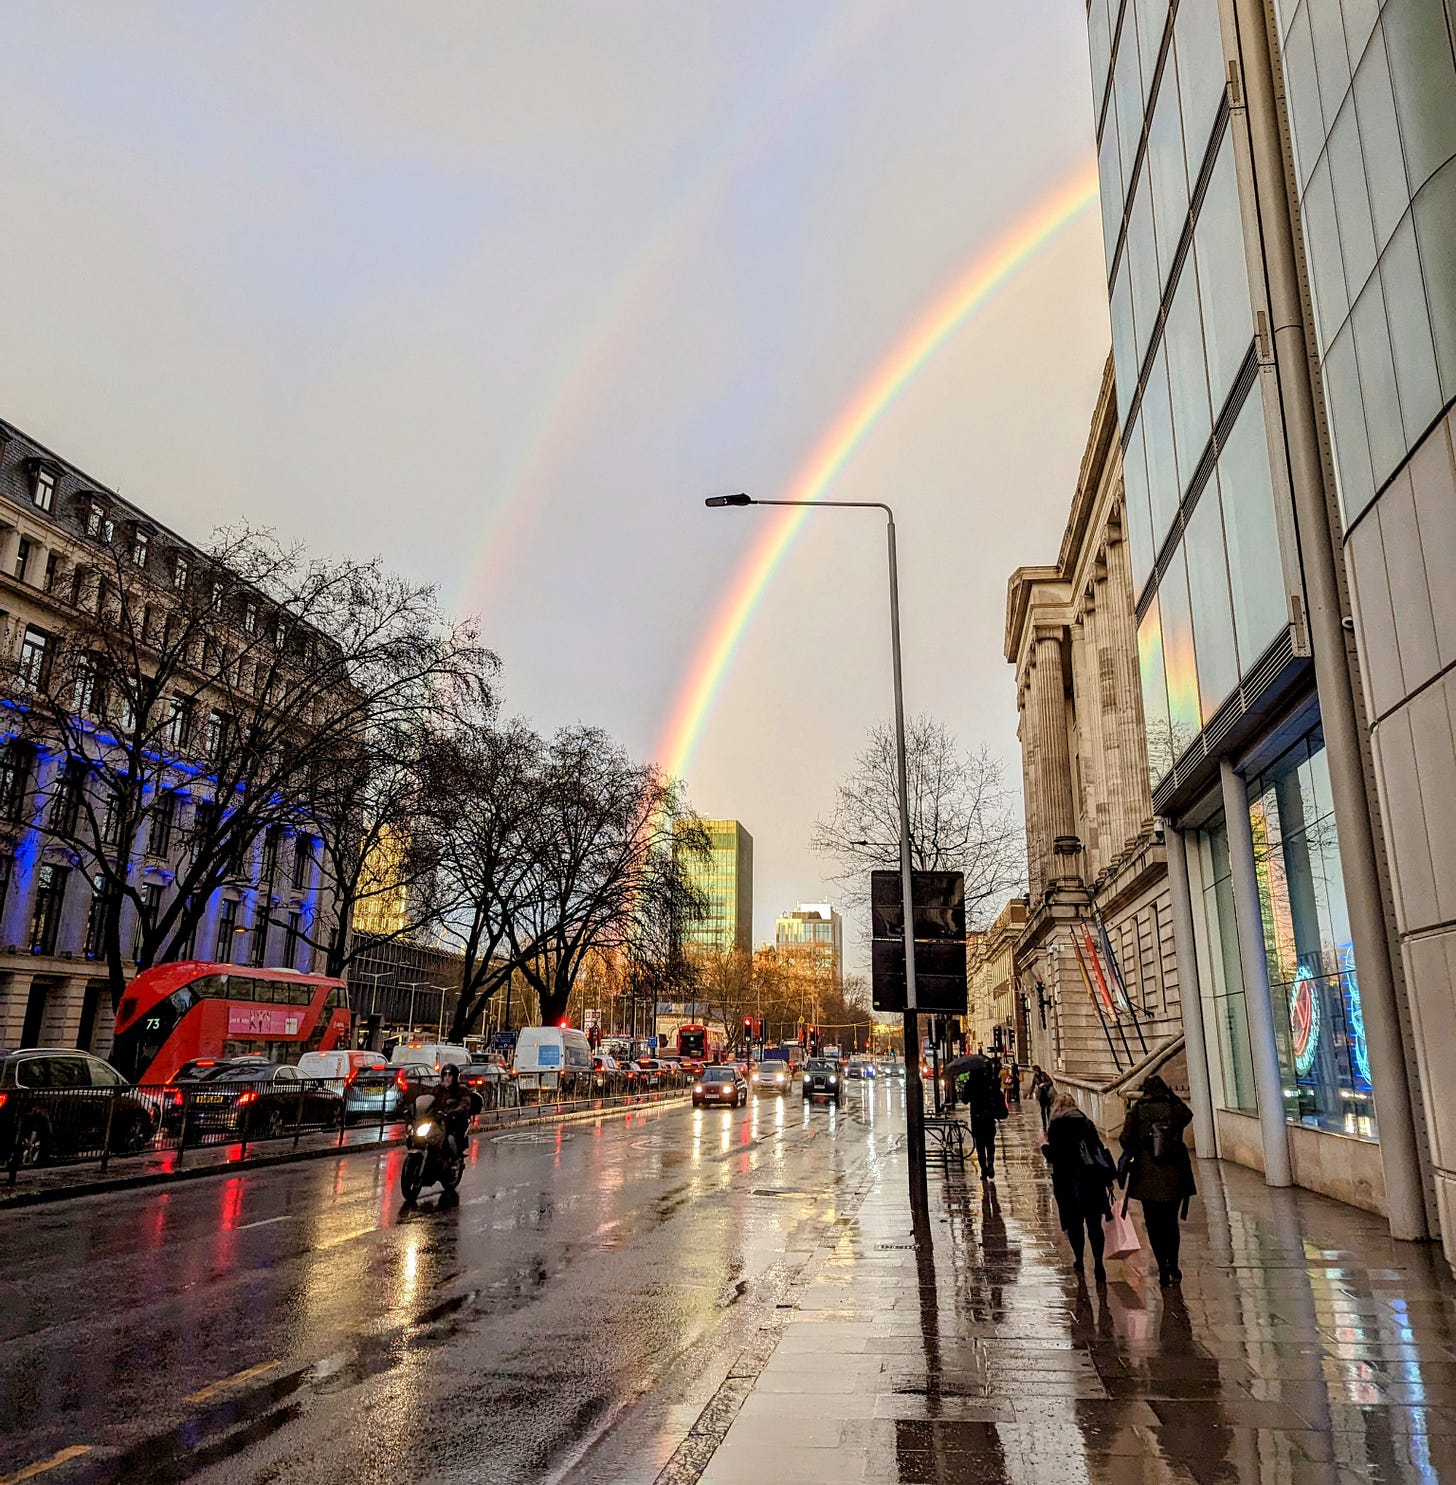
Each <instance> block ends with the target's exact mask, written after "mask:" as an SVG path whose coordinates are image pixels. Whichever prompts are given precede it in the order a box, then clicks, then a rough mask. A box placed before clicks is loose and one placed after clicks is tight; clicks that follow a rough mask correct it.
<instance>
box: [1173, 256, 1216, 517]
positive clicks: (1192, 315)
mask: <svg viewBox="0 0 1456 1485" xmlns="http://www.w3.org/2000/svg"><path fill="white" fill-rule="evenodd" d="M1163 345H1164V346H1165V347H1166V349H1167V353H1168V392H1169V395H1170V397H1171V399H1172V405H1173V447H1174V450H1175V452H1176V454H1177V459H1178V486H1179V489H1180V491H1181V490H1186V489H1187V488H1188V481H1189V480H1191V479H1192V478H1193V471H1194V470H1195V469H1197V467H1198V461H1199V459H1200V458H1201V457H1202V456H1203V450H1204V446H1205V445H1206V444H1207V443H1208V434H1209V430H1210V429H1211V428H1212V426H1213V418H1212V416H1211V414H1210V413H1209V410H1208V374H1207V372H1206V371H1205V370H1204V350H1203V325H1202V323H1201V321H1200V318H1199V314H1198V278H1197V274H1196V273H1195V272H1194V263H1193V259H1192V258H1191V257H1190V258H1187V259H1185V260H1184V263H1183V271H1182V273H1180V274H1179V275H1178V287H1177V289H1176V290H1175V291H1174V294H1173V302H1172V304H1171V305H1170V306H1169V307H1168V323H1167V328H1166V330H1165V331H1164V332H1163Z"/></svg>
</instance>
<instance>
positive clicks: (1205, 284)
mask: <svg viewBox="0 0 1456 1485" xmlns="http://www.w3.org/2000/svg"><path fill="white" fill-rule="evenodd" d="M1194 249H1195V251H1196V253H1197V255H1198V290H1199V297H1200V299H1201V300H1202V302H1203V339H1204V344H1205V346H1206V348H1207V352H1208V385H1209V390H1210V392H1211V394H1212V402H1213V407H1214V409H1215V410H1217V409H1218V408H1221V407H1222V406H1223V404H1224V399H1225V398H1226V397H1227V396H1228V393H1229V388H1230V387H1232V386H1233V383H1234V377H1235V375H1236V374H1237V372H1238V369H1239V367H1240V366H1241V365H1242V364H1243V360H1244V357H1245V356H1246V355H1248V352H1249V344H1250V342H1251V341H1252V340H1253V338H1254V312H1253V307H1252V303H1251V301H1250V299H1249V272H1248V267H1247V265H1246V264H1245V261H1244V233H1243V226H1242V222H1241V219H1240V216H1239V185H1238V180H1237V178H1236V176H1235V174H1234V139H1233V134H1232V133H1231V132H1227V131H1226V132H1225V134H1224V137H1223V145H1222V146H1221V148H1220V149H1219V152H1218V162H1217V163H1216V164H1215V166H1214V168H1213V174H1212V176H1211V177H1210V178H1209V182H1208V190H1207V192H1206V193H1205V194H1204V198H1203V204H1202V205H1201V206H1200V207H1199V209H1198V230H1197V233H1196V235H1195V237H1194Z"/></svg>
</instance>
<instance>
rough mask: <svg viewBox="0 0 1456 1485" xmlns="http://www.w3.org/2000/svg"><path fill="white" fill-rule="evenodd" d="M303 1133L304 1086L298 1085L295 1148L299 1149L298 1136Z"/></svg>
mask: <svg viewBox="0 0 1456 1485" xmlns="http://www.w3.org/2000/svg"><path fill="white" fill-rule="evenodd" d="M302 1132H303V1084H302V1083H299V1085H298V1102H297V1104H295V1105H294V1109H293V1148H294V1150H295V1151H296V1150H297V1149H298V1136H299V1135H300V1134H301V1133H302Z"/></svg>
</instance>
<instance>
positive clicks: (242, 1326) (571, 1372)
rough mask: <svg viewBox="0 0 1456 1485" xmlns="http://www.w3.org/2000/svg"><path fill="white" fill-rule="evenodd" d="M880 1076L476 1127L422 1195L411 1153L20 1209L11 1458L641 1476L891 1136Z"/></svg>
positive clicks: (893, 1126) (295, 1469) (2, 1429)
mask: <svg viewBox="0 0 1456 1485" xmlns="http://www.w3.org/2000/svg"><path fill="white" fill-rule="evenodd" d="M866 1091H867V1092H868V1093H870V1094H871V1095H872V1097H873V1098H875V1099H876V1100H877V1107H866V1106H863V1105H861V1103H860V1102H859V1090H856V1094H855V1098H854V1100H853V1101H852V1102H851V1103H849V1104H846V1106H845V1108H844V1109H843V1110H834V1109H823V1108H816V1109H814V1110H812V1111H810V1110H807V1109H802V1108H801V1106H800V1103H799V1100H797V1099H794V1100H793V1101H784V1100H780V1099H776V1098H763V1099H760V1100H758V1101H756V1102H754V1103H751V1104H750V1105H749V1107H747V1108H746V1109H742V1110H704V1111H700V1112H693V1111H689V1110H686V1109H683V1108H680V1107H679V1108H670V1109H666V1110H662V1109H654V1110H644V1111H642V1112H640V1113H634V1114H632V1115H631V1116H629V1117H626V1118H614V1119H606V1120H602V1121H601V1122H583V1123H575V1124H562V1125H557V1126H542V1127H538V1128H535V1129H531V1130H522V1131H516V1132H511V1133H507V1134H502V1135H497V1136H495V1137H493V1138H492V1137H487V1138H484V1139H482V1140H480V1141H478V1142H477V1143H476V1144H475V1146H474V1148H473V1150H472V1153H471V1160H470V1165H469V1168H468V1170H467V1174H466V1177H465V1180H464V1182H463V1183H462V1186H461V1189H460V1192H459V1196H458V1201H453V1202H452V1201H442V1200H440V1199H438V1198H435V1197H431V1196H430V1195H428V1194H427V1195H426V1197H425V1198H423V1199H422V1201H421V1202H420V1205H419V1207H418V1208H417V1209H416V1210H413V1211H410V1210H406V1209H403V1208H402V1207H401V1205H400V1201H399V1185H398V1177H399V1164H400V1158H401V1157H400V1153H399V1151H397V1150H393V1151H390V1152H388V1153H386V1154H382V1155H379V1156H367V1155H357V1156H352V1157H347V1158H342V1159H340V1160H338V1161H337V1162H333V1161H322V1162H314V1163H309V1164H306V1165H299V1166H293V1167H285V1168H283V1169H275V1170H265V1171H258V1172H256V1173H250V1174H240V1175H237V1176H231V1177H227V1178H220V1179H217V1180H206V1181H198V1182H194V1183H189V1184H186V1185H176V1186H169V1187H166V1188H161V1189H155V1190H143V1191H134V1192H127V1193H118V1194H116V1195H112V1196H107V1197H99V1198H89V1199H82V1200H78V1201H74V1202H69V1203H63V1204H60V1205H56V1206H52V1207H44V1208H38V1209H34V1210H31V1211H27V1212H16V1213H11V1214H7V1215H5V1216H4V1217H3V1218H0V1242H3V1245H4V1251H5V1254H6V1261H5V1266H4V1271H3V1275H0V1283H3V1291H0V1292H3V1297H4V1304H3V1308H0V1343H3V1350H0V1433H3V1442H0V1476H4V1475H5V1474H6V1473H8V1472H12V1471H16V1470H19V1469H21V1468H24V1467H27V1466H30V1465H32V1464H34V1463H36V1462H39V1461H46V1460H50V1459H51V1458H52V1457H53V1456H55V1455H56V1454H57V1453H58V1452H60V1451H67V1450H70V1451H84V1452H79V1453H77V1452H73V1453H72V1454H70V1455H69V1456H68V1457H67V1458H66V1459H65V1460H64V1461H62V1462H61V1463H60V1464H59V1465H58V1466H57V1471H56V1472H48V1473H49V1475H50V1478H52V1479H61V1478H64V1479H65V1480H68V1481H69V1480H74V1479H87V1478H90V1479H114V1478H136V1479H147V1480H165V1479H168V1478H171V1479H194V1478H202V1479H208V1480H217V1481H225V1480H226V1481H234V1480H237V1481H241V1480H263V1479H266V1480H270V1481H290V1480H300V1481H302V1480H310V1481H317V1480H324V1479H335V1478H348V1479H351V1480H356V1481H369V1480H389V1481H392V1482H399V1481H404V1480H412V1479H424V1478H428V1479H439V1480H448V1479H459V1480H502V1481H504V1480H524V1479H538V1478H547V1477H549V1476H551V1475H553V1474H561V1473H563V1472H565V1471H567V1470H568V1469H570V1468H571V1467H572V1466H573V1465H574V1464H576V1463H577V1462H578V1461H581V1463H580V1468H581V1470H582V1471H583V1472H586V1473H590V1474H592V1475H595V1476H596V1477H598V1478H603V1479H612V1478H643V1477H644V1476H645V1478H649V1479H650V1478H651V1477H652V1476H653V1474H655V1473H656V1470H657V1469H658V1468H660V1466H661V1464H662V1463H663V1462H664V1461H665V1460H666V1459H667V1457H668V1456H669V1455H670V1454H671V1453H672V1451H673V1449H674V1448H675V1447H676V1446H677V1444H678V1443H679V1441H680V1439H681V1438H682V1436H683V1435H684V1434H686V1432H687V1430H688V1428H689V1427H690V1426H691V1425H692V1422H693V1420H694V1419H695V1418H696V1417H697V1415H698V1414H699V1413H700V1412H701V1410H702V1408H703V1406H704V1404H705V1402H707V1400H708V1399H710V1398H711V1397H712V1396H713V1394H714V1392H715V1391H716V1390H717V1388H718V1387H719V1385H720V1384H721V1383H722V1381H723V1380H724V1378H725V1376H726V1375H727V1373H728V1371H729V1370H730V1369H731V1367H732V1365H733V1363H734V1360H735V1358H736V1357H738V1356H739V1355H740V1353H742V1352H743V1350H744V1348H745V1346H746V1345H748V1344H749V1343H750V1342H753V1341H755V1340H756V1339H757V1337H758V1334H759V1331H760V1327H761V1326H763V1325H764V1324H765V1323H767V1322H771V1321H773V1319H774V1318H775V1316H776V1314H777V1306H778V1305H779V1304H780V1303H786V1302H787V1299H786V1296H788V1295H790V1293H791V1292H792V1290H793V1287H794V1284H795V1282H796V1278H797V1276H798V1275H799V1274H800V1272H801V1270H803V1269H804V1267H805V1265H806V1264H807V1263H809V1262H810V1261H811V1260H813V1259H814V1258H815V1256H816V1254H817V1255H819V1256H820V1257H822V1255H823V1252H824V1251H825V1249H826V1246H827V1245H828V1244H832V1242H833V1241H834V1233H835V1231H836V1228H837V1225H838V1223H839V1221H840V1220H841V1218H842V1216H843V1213H844V1210H845V1208H846V1204H847V1203H850V1202H852V1200H853V1197H854V1193H855V1192H857V1191H858V1190H859V1189H860V1188H861V1187H862V1186H863V1185H865V1183H866V1182H867V1181H868V1180H869V1179H870V1178H871V1175H872V1172H873V1169H874V1167H875V1164H876V1162H877V1161H878V1160H880V1159H881V1158H882V1157H883V1154H884V1153H885V1152H886V1151H887V1150H888V1148H889V1147H890V1145H891V1144H892V1142H893V1141H894V1140H895V1139H896V1138H897V1137H898V1134H899V1131H900V1129H901V1128H902V1125H901V1123H900V1121H899V1120H898V1118H896V1117H895V1116H894V1115H893V1114H892V1112H891V1108H890V1105H891V1102H892V1101H893V1100H897V1099H898V1098H899V1097H900V1090H899V1089H898V1088H896V1089H895V1090H894V1092H893V1093H892V1092H891V1090H890V1089H888V1088H885V1087H882V1088H881V1089H880V1090H879V1091H878V1093H877V1094H876V1093H874V1091H873V1090H866ZM583 1456H585V1457H584V1458H583ZM654 1461H655V1463H654Z"/></svg>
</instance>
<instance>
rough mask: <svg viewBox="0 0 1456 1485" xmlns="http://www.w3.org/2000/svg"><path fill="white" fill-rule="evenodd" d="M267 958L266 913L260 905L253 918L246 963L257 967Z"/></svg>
mask: <svg viewBox="0 0 1456 1485" xmlns="http://www.w3.org/2000/svg"><path fill="white" fill-rule="evenodd" d="M267 958H268V914H267V912H266V911H265V910H264V909H263V908H262V907H261V906H260V907H259V908H258V910H257V915H256V917H255V918H254V919H253V933H252V939H251V941H250V943H249V946H248V963H249V964H251V965H252V966H253V968H254V969H257V968H258V967H259V966H261V965H262V964H264V963H266V962H267Z"/></svg>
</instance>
